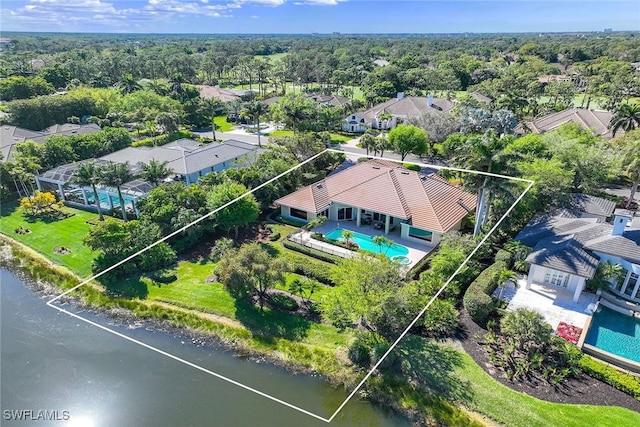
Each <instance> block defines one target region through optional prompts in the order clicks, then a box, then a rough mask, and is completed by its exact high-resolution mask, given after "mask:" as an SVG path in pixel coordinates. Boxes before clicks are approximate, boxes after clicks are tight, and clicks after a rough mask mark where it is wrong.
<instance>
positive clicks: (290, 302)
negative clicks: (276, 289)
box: [270, 293, 298, 311]
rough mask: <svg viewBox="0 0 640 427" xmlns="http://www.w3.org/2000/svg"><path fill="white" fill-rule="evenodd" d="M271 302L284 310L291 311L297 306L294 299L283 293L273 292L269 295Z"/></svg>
mask: <svg viewBox="0 0 640 427" xmlns="http://www.w3.org/2000/svg"><path fill="white" fill-rule="evenodd" d="M270 301H271V304H273V305H274V306H275V307H277V308H280V309H282V310H286V311H293V310H296V309H297V308H298V303H297V302H296V300H294V299H293V298H291V297H290V296H288V295H285V294H280V293H277V294H273V295H271V297H270Z"/></svg>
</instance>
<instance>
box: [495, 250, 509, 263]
mask: <svg viewBox="0 0 640 427" xmlns="http://www.w3.org/2000/svg"><path fill="white" fill-rule="evenodd" d="M511 261H512V254H511V252H509V251H507V250H504V249H500V250H499V251H498V252H496V257H495V262H504V263H505V265H506V266H507V268H511Z"/></svg>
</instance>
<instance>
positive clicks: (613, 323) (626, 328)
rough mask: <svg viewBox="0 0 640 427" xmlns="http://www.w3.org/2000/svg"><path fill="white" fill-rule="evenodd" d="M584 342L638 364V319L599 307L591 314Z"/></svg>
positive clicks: (639, 335) (639, 346)
mask: <svg viewBox="0 0 640 427" xmlns="http://www.w3.org/2000/svg"><path fill="white" fill-rule="evenodd" d="M584 342H585V344H590V345H592V346H594V347H597V348H599V349H601V350H604V351H608V352H609V353H612V354H615V355H616V356H620V357H624V358H625V359H629V360H633V361H635V362H639V363H640V319H638V318H635V317H631V316H626V315H624V314H621V313H618V312H617V311H614V310H610V309H608V308H607V307H603V306H602V305H601V306H600V307H599V309H598V311H597V312H596V313H594V314H593V318H592V319H591V326H589V331H588V332H587V337H586V338H585V340H584Z"/></svg>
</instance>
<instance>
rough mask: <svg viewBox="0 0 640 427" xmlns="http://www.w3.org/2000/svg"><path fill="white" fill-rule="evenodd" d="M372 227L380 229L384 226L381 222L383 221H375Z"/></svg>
mask: <svg viewBox="0 0 640 427" xmlns="http://www.w3.org/2000/svg"><path fill="white" fill-rule="evenodd" d="M373 228H375V229H376V230H382V229H383V228H384V224H383V223H381V222H376V223H375V224H374V225H373Z"/></svg>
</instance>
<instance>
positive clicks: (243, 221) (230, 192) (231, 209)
mask: <svg viewBox="0 0 640 427" xmlns="http://www.w3.org/2000/svg"><path fill="white" fill-rule="evenodd" d="M246 192H247V188H246V187H245V186H244V185H242V184H238V183H236V182H232V181H227V182H224V183H222V184H220V185H217V186H215V187H214V188H213V190H212V191H211V192H210V193H209V194H207V209H209V210H211V211H213V210H215V209H217V208H219V207H221V206H223V205H225V204H227V203H229V202H230V201H232V200H234V199H236V198H238V197H240V196H242V195H243V194H245V193H246ZM259 213H260V205H258V202H256V199H255V197H253V194H248V195H246V196H244V197H243V198H242V199H240V200H238V201H236V202H235V203H233V204H231V205H229V206H227V207H226V208H224V209H222V210H221V211H220V212H218V213H216V214H215V215H214V216H213V220H214V222H215V225H216V227H219V228H221V229H222V230H223V231H226V232H228V231H231V230H234V231H235V236H236V239H237V238H238V228H239V227H241V226H243V225H247V224H249V223H250V222H253V221H255V220H256V219H257V218H258V214H259Z"/></svg>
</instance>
